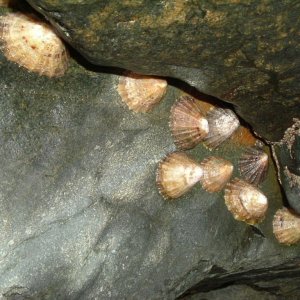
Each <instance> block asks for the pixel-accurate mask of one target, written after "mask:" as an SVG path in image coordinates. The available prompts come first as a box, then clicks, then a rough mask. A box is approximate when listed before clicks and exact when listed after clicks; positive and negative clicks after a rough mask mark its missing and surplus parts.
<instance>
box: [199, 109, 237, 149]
mask: <svg viewBox="0 0 300 300" xmlns="http://www.w3.org/2000/svg"><path fill="white" fill-rule="evenodd" d="M206 119H207V121H208V127H209V133H208V135H207V137H206V138H205V140H204V144H205V145H206V146H207V147H208V148H209V149H214V148H217V147H218V146H220V145H221V144H222V143H223V142H224V141H226V140H227V139H228V138H229V137H230V136H231V135H232V134H233V133H234V132H235V131H236V130H237V128H238V127H239V125H240V122H239V119H238V118H237V116H236V115H235V113H234V112H233V111H232V110H230V109H224V108H220V107H216V108H213V109H211V110H210V111H209V112H208V113H207V115H206Z"/></svg>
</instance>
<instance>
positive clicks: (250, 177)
mask: <svg viewBox="0 0 300 300" xmlns="http://www.w3.org/2000/svg"><path fill="white" fill-rule="evenodd" d="M238 166H239V171H240V174H241V177H243V178H244V179H245V180H246V181H248V182H250V183H252V184H255V185H258V184H260V183H261V182H263V181H264V180H265V178H266V176H267V173H268V167H269V157H268V154H267V153H266V152H264V151H263V149H262V148H260V147H259V146H253V147H248V148H246V150H245V151H244V153H243V154H242V156H241V158H240V159H239V162H238Z"/></svg>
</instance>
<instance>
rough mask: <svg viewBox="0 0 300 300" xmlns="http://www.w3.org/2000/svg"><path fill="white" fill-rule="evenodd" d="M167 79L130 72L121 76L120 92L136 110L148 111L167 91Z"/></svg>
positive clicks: (129, 105) (123, 99) (123, 98)
mask: <svg viewBox="0 0 300 300" xmlns="http://www.w3.org/2000/svg"><path fill="white" fill-rule="evenodd" d="M166 89H167V81H166V80H163V79H158V78H155V77H151V76H145V75H138V74H135V73H132V72H128V73H126V74H125V76H121V77H120V80H119V85H118V92H119V95H120V96H121V99H122V101H123V102H124V103H125V104H126V105H127V106H128V108H129V109H131V110H133V111H135V112H148V111H150V110H151V109H153V107H154V106H155V105H156V104H157V103H158V102H160V100H161V99H162V98H163V96H164V94H165V93H166Z"/></svg>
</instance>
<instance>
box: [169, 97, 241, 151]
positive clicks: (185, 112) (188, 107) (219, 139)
mask: <svg viewBox="0 0 300 300" xmlns="http://www.w3.org/2000/svg"><path fill="white" fill-rule="evenodd" d="M239 125H240V122H239V120H238V118H237V116H236V115H235V113H234V112H233V111H231V110H230V109H223V108H219V107H213V108H211V109H210V110H209V112H208V113H207V114H206V115H205V114H204V112H203V111H202V108H201V104H200V102H199V101H198V100H196V99H194V98H192V97H189V96H182V97H181V98H179V100H178V101H177V102H176V103H175V104H174V105H173V106H172V108H171V114H170V128H171V132H172V136H173V138H174V143H175V144H176V146H177V147H178V148H179V149H181V150H186V149H191V148H194V147H195V146H196V145H197V144H199V143H200V142H202V141H203V142H204V144H205V145H206V146H207V147H208V148H209V149H214V148H217V147H219V146H220V145H221V144H222V143H223V142H224V141H226V140H227V139H228V138H229V137H231V136H232V134H233V133H234V132H235V131H236V130H237V128H238V127H239Z"/></svg>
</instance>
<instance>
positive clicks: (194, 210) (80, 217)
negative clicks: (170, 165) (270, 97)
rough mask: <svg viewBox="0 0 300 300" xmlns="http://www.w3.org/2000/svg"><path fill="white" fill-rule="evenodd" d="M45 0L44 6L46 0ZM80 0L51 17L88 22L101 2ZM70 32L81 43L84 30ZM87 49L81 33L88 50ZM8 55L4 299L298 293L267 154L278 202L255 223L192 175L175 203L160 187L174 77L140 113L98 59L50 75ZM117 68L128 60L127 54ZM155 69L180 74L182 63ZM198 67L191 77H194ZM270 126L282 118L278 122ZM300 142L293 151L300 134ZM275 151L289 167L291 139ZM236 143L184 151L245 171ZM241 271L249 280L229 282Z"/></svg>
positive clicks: (55, 5)
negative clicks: (275, 222)
mask: <svg viewBox="0 0 300 300" xmlns="http://www.w3.org/2000/svg"><path fill="white" fill-rule="evenodd" d="M37 2H38V3H39V5H43V7H44V8H46V4H47V3H46V1H37ZM73 2H75V1H73ZM76 2H77V4H76V5H75V4H74V3H73V4H72V1H64V5H65V6H62V4H60V3H59V1H52V6H50V2H49V3H48V6H47V7H48V8H47V11H48V12H47V14H49V15H51V16H53V17H55V16H56V20H58V19H59V18H60V16H63V13H64V14H68V15H69V16H71V17H73V19H72V18H70V20H73V21H72V22H74V24H73V25H74V26H75V20H76V19H77V22H82V23H83V22H85V21H84V19H80V18H79V17H75V16H76V14H77V16H79V14H80V13H82V14H83V13H84V12H85V11H86V9H87V7H91V8H90V12H92V11H93V10H95V9H96V8H99V7H101V3H102V2H101V3H100V4H99V3H98V2H97V1H76ZM99 2H100V1H99ZM110 2H111V3H113V2H112V1H110ZM120 2H121V1H120ZM61 3H62V2H61ZM84 3H85V4H84ZM107 3H108V2H107ZM123 3H127V4H126V5H129V4H134V3H137V4H139V2H138V1H136V2H134V1H123ZM143 4H145V3H143ZM250 4H251V3H250ZM250 4H248V5H250ZM102 5H109V4H105V3H104V4H102ZM122 5H123V6H124V5H125V4H122ZM248 5H245V7H246V8H247V7H248ZM63 7H64V9H63ZM134 7H136V6H134V5H133V8H134ZM139 7H140V6H139ZM224 7H226V5H225V6H224ZM71 8H72V9H74V10H71ZM140 9H141V12H143V9H147V6H145V8H143V7H140ZM157 9H159V6H158V7H157ZM44 12H45V11H44ZM54 12H55V13H54ZM115 13H116V12H115V11H113V14H112V15H114V14H115ZM129 13H131V9H130V10H129ZM109 15H110V14H109ZM229 17H230V16H229ZM66 20H67V19H66ZM63 22H64V19H63V18H62V17H61V21H60V23H61V24H63ZM95 24H96V23H95ZM111 25H112V26H113V25H114V23H113V22H112V24H111ZM269 25H270V26H271V27H272V26H273V25H272V24H269ZM114 26H115V25H114ZM70 28H71V27H70ZM70 28H69V29H68V32H69V34H70V35H71V34H74V37H72V39H71V38H70V40H72V41H73V42H74V45H76V43H75V35H76V34H75V33H76V27H74V32H72V30H71V29H70ZM107 28H113V27H107ZM81 29H82V30H84V27H83V26H81ZM250 29H251V28H250ZM250 29H249V30H250ZM87 32H88V30H87ZM153 32H155V30H154V31H153ZM158 32H159V31H158ZM90 34H91V35H92V34H93V33H90ZM78 37H79V35H78ZM107 39H108V38H107ZM111 43H114V40H113V39H112V40H111ZM92 45H93V44H92ZM85 46H86V47H89V46H88V45H84V43H82V46H81V47H82V48H80V47H79V43H78V48H79V49H81V51H82V52H84V49H83V47H85ZM212 48H213V47H212ZM171 50H172V51H175V49H170V51H171ZM103 51H104V49H103ZM110 51H112V50H110ZM149 51H150V49H149ZM215 51H217V49H215ZM91 53H94V54H93V55H95V56H96V55H97V54H96V51H91ZM108 55H110V54H109V53H107V56H108ZM128 55H129V54H128ZM94 59H95V58H94ZM111 59H112V60H113V58H111ZM180 59H183V58H180ZM122 60H123V58H122ZM132 61H133V59H132ZM132 61H131V63H132V64H133V62H132ZM142 61H143V58H139V57H138V56H137V62H140V63H141V62H142ZM128 62H130V60H129V59H128ZM99 63H100V60H99ZM119 63H120V64H119ZM124 63H125V62H124ZM0 64H1V68H0V89H1V94H0V103H1V105H0V140H1V143H0V161H1V168H0V182H1V185H0V224H1V230H0V298H1V297H3V298H4V299H9V300H13V299H14V300H15V299H39V300H40V299H120V298H126V299H174V298H176V297H178V296H180V295H182V294H183V293H184V292H185V291H186V290H188V289H190V288H191V290H190V292H188V293H186V294H185V296H184V297H189V296H188V295H190V294H195V293H197V292H200V294H199V295H200V297H202V298H203V297H206V296H207V297H209V298H210V299H218V297H220V294H218V291H217V289H219V288H221V287H224V289H223V290H225V291H224V292H225V293H226V294H227V295H229V296H230V295H234V296H236V295H245V293H246V294H247V295H249V296H250V297H251V298H254V297H255V296H257V298H258V299H259V297H260V299H261V296H264V297H267V296H268V294H270V290H271V295H270V299H272V297H273V295H274V294H275V295H276V297H277V296H283V297H284V296H289V295H292V296H295V295H296V296H297V295H298V294H299V285H295V282H296V283H298V282H299V249H300V248H299V247H300V245H298V246H292V247H285V246H281V245H279V244H278V243H277V242H276V240H275V238H274V236H273V234H272V218H273V215H274V212H275V211H276V210H277V209H278V208H280V207H282V201H283V200H282V196H281V192H280V187H279V184H278V181H277V173H276V171H275V169H274V165H273V164H271V167H270V171H269V174H268V177H267V179H266V181H265V182H264V183H263V184H262V186H261V189H262V191H263V192H264V193H265V194H266V195H267V197H268V199H269V201H270V207H269V210H268V213H267V216H266V219H265V221H264V222H263V223H262V224H260V225H258V226H256V227H253V226H249V225H246V224H244V223H241V222H237V221H235V220H234V219H233V217H232V215H231V214H230V213H229V212H228V210H227V208H226V206H225V204H224V199H223V192H220V193H213V194H209V193H206V192H204V191H203V190H202V189H201V188H200V186H199V185H198V186H195V188H193V190H191V191H190V192H189V193H188V194H187V195H185V196H183V197H181V198H180V199H178V200H175V201H172V202H167V201H165V200H163V199H162V197H161V196H160V195H159V193H158V191H157V188H156V185H155V171H156V168H157V164H158V162H159V161H160V159H162V158H163V157H164V156H165V155H166V154H167V153H170V152H171V151H174V150H175V146H174V144H173V141H172V138H171V134H170V130H169V127H168V121H169V114H170V108H171V105H172V104H173V103H174V101H175V100H176V99H177V98H178V97H179V96H180V95H181V91H180V90H178V89H177V88H174V87H172V86H169V87H168V91H167V94H166V96H165V98H164V100H163V101H162V103H161V104H160V105H159V106H158V107H157V108H155V109H154V111H153V112H151V113H149V114H135V113H132V112H130V111H129V110H128V109H127V107H126V106H125V105H124V104H123V103H122V101H121V99H120V97H119V95H118V93H117V91H116V87H117V83H118V79H119V78H118V76H116V75H111V74H107V73H105V72H104V71H103V70H101V69H99V70H98V72H92V71H88V70H86V69H84V68H83V67H82V66H80V65H78V64H77V63H76V62H75V61H72V62H71V66H70V69H69V70H68V72H67V74H66V75H65V76H64V77H62V78H58V79H48V78H46V77H39V76H37V75H35V74H32V73H28V72H27V71H26V70H24V69H23V68H19V67H18V66H16V65H15V64H13V63H10V62H8V61H7V60H6V59H5V58H4V57H3V55H0ZM107 64H110V63H108V62H107ZM112 64H113V63H112ZM115 64H117V65H119V66H123V67H124V65H122V64H121V61H120V62H119V60H115ZM207 66H208V64H207ZM139 67H140V68H145V70H144V71H145V72H147V68H148V69H149V70H152V69H153V70H154V71H155V69H156V68H158V67H159V64H154V63H150V62H148V65H147V60H145V63H144V64H141V65H140V66H139V64H138V63H135V67H134V68H136V69H137V70H138V68H139ZM214 67H215V65H214V64H212V65H211V68H214ZM160 68H161V70H162V71H165V72H167V71H168V70H171V71H172V72H174V77H176V76H175V75H176V74H175V73H176V72H177V71H178V70H179V69H178V68H177V67H170V66H167V65H164V67H163V68H162V67H161V66H160ZM208 69H209V68H208V67H206V70H208ZM250 69H251V68H250ZM180 70H181V72H184V73H182V74H183V75H182V79H184V80H186V81H187V82H190V83H194V85H195V86H196V85H197V84H200V83H201V82H202V83H201V84H203V86H204V85H205V84H204V79H205V78H209V76H208V75H205V77H199V74H200V73H199V69H197V68H194V69H191V68H185V69H184V68H183V67H181V69H180ZM220 70H221V69H220ZM237 70H240V69H239V68H237ZM253 70H254V71H255V70H256V69H255V68H253ZM102 71H103V72H102ZM154 71H153V72H154ZM171 71H170V72H171ZM178 72H179V71H178ZM193 72H194V75H195V77H194V79H193V80H194V81H193V82H192V81H191V80H192V79H191V78H192V77H191V78H190V79H189V78H188V75H189V76H190V74H193ZM255 72H256V71H255ZM178 74H179V73H178ZM196 74H198V77H197V76H196ZM207 74H209V72H208V73H207ZM211 74H212V73H211ZM217 75H218V74H217ZM232 75H233V74H232ZM185 76H186V77H185ZM218 76H219V75H218ZM178 77H180V76H178ZM199 78H200V79H201V78H202V79H201V80H203V81H201V80H200V79H199ZM253 79H255V77H253ZM226 80H228V82H229V83H230V80H229V79H226ZM197 82H198V83H197ZM253 82H254V80H253ZM221 83H223V84H224V86H225V82H223V81H221V82H220V84H221ZM248 83H249V84H250V83H251V81H249V82H248ZM207 86H209V85H207ZM244 92H245V91H244ZM245 95H247V94H246V92H245ZM245 99H246V98H243V101H244V100H245ZM249 101H250V100H249ZM243 103H245V104H247V103H248V100H247V101H246V100H245V101H244V102H243ZM279 103H280V102H279ZM284 103H285V104H286V103H289V102H288V101H287V102H284ZM285 104H284V105H285ZM247 105H250V104H247ZM280 105H283V104H280ZM289 105H290V104H289ZM273 106H274V105H272V106H271V107H273ZM289 107H292V105H290V106H289ZM252 110H253V114H255V113H260V111H259V109H252ZM294 111H295V110H294ZM263 121H264V122H267V119H266V118H264V119H263ZM279 121H280V122H279ZM276 122H277V123H278V122H279V123H280V124H278V126H279V125H280V126H281V120H279V119H276ZM282 122H283V124H284V120H282ZM268 124H269V123H268ZM258 125H259V124H258ZM278 128H279V127H278ZM280 130H281V129H280ZM280 130H279V131H280ZM279 131H278V132H279ZM278 132H277V133H276V134H278ZM296 133H297V131H295V132H294V133H293V134H294V135H295V134H296ZM292 141H296V142H295V143H293V145H294V146H293V148H292V149H294V150H293V151H294V152H295V153H296V152H297V151H298V150H296V149H298V148H299V147H298V146H297V145H298V144H299V141H298V139H297V138H295V139H292ZM278 147H279V148H278V150H279V151H281V150H283V151H284V152H282V161H286V162H287V165H288V166H290V165H291V161H290V156H288V155H287V153H288V152H286V151H287V150H286V148H285V147H286V145H285V144H282V145H281V144H280V145H279V144H278ZM285 150H286V151H285ZM242 151H243V146H242V145H240V144H239V143H237V142H236V141H230V142H228V143H226V144H224V145H223V146H222V147H220V148H219V149H218V150H215V151H212V152H210V151H208V150H207V149H205V148H204V147H203V146H202V145H199V146H197V147H196V148H195V149H193V150H191V151H188V153H189V154H190V155H191V156H192V157H193V158H194V159H196V160H198V161H201V160H202V159H204V158H205V157H207V156H209V155H218V156H221V157H223V158H225V159H228V160H230V161H231V162H232V163H233V164H234V167H235V170H234V176H237V175H238V173H237V160H238V157H239V156H240V154H241V152H242ZM276 151H277V149H276ZM294 152H292V153H294ZM278 153H279V152H278ZM288 154H289V153H288ZM278 157H279V154H278ZM296 157H297V156H296ZM292 158H293V159H295V156H292ZM289 170H290V171H291V172H293V174H296V175H297V174H298V171H299V170H298V171H297V169H295V168H289ZM281 278H285V280H286V281H285V285H284V288H282V279H281ZM239 281H240V284H242V285H247V286H250V287H251V288H247V289H244V290H243V291H241V289H240V287H239V286H237V287H234V286H233V287H229V288H228V289H226V288H225V287H226V286H227V285H233V284H234V283H237V282H239ZM288 286H289V287H290V288H287V287H288ZM204 287H205V288H204ZM253 289H254V290H253ZM213 290H216V291H215V292H214V291H213ZM260 290H261V291H262V293H261V294H259V292H258V291H260ZM209 291H212V292H211V294H208V293H209ZM205 294H206V295H205ZM195 297H197V296H195ZM198 298H199V297H198ZM224 298H225V297H223V298H222V299H224ZM225 299H226V298H225Z"/></svg>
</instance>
